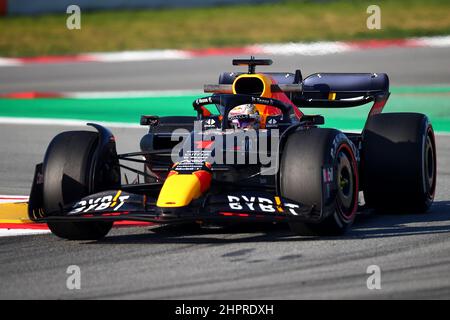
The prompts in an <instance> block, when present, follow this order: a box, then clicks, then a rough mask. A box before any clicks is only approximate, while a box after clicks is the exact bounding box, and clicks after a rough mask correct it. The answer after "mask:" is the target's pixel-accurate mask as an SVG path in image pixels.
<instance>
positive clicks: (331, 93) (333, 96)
mask: <svg viewBox="0 0 450 320" xmlns="http://www.w3.org/2000/svg"><path fill="white" fill-rule="evenodd" d="M328 100H336V92H330V93H329V94H328Z"/></svg>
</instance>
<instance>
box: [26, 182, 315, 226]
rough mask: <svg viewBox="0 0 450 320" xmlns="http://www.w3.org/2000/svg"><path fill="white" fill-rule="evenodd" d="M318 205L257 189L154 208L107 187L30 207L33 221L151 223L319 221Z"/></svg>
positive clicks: (152, 203) (143, 197) (150, 200)
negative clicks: (51, 206)
mask: <svg viewBox="0 0 450 320" xmlns="http://www.w3.org/2000/svg"><path fill="white" fill-rule="evenodd" d="M322 215H323V212H322V210H321V208H316V207H314V206H305V205H302V204H300V203H296V202H293V201H291V200H288V199H284V198H281V197H278V196H274V195H273V194H270V193H266V192H260V191H255V192H251V191H245V192H232V193H226V194H220V195H211V194H206V195H204V196H202V197H200V198H198V199H195V200H193V201H192V202H191V203H190V204H189V205H188V206H185V207H176V208H170V207H169V208H168V207H164V208H163V207H158V206H156V199H154V198H150V197H148V196H146V195H142V194H133V193H128V192H124V191H121V190H111V191H104V192H100V193H96V194H93V195H90V196H87V197H85V198H83V199H81V200H80V201H78V202H76V203H74V204H73V205H70V206H68V207H65V208H62V209H61V211H60V212H52V213H45V214H43V212H42V210H41V209H40V208H30V218H32V220H34V221H36V222H50V221H119V220H134V221H148V222H154V223H161V224H166V223H185V222H190V221H203V222H214V221H217V222H219V221H229V220H240V221H273V222H282V221H285V222H289V221H292V220H298V221H308V222H319V221H320V220H321V219H322Z"/></svg>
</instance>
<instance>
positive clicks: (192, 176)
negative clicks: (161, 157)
mask: <svg viewBox="0 0 450 320" xmlns="http://www.w3.org/2000/svg"><path fill="white" fill-rule="evenodd" d="M210 182H211V174H210V173H209V172H205V171H196V172H194V173H189V174H181V173H175V174H172V175H170V176H169V177H168V178H167V179H166V181H165V182H164V185H163V187H162V188H161V191H160V193H159V197H158V201H157V202H156V205H157V206H158V207H161V208H177V207H185V206H187V205H189V204H190V203H191V201H192V200H193V199H197V198H198V197H200V196H201V195H202V193H203V192H205V191H206V190H207V189H208V188H209V184H210Z"/></svg>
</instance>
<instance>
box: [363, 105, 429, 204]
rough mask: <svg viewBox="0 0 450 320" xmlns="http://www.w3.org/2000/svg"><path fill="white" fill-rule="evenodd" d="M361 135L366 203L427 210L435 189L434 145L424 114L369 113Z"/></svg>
mask: <svg viewBox="0 0 450 320" xmlns="http://www.w3.org/2000/svg"><path fill="white" fill-rule="evenodd" d="M362 138H363V140H362V141H363V148H362V151H361V168H362V169H361V170H362V171H361V172H362V180H363V184H364V187H363V189H364V200H365V202H366V204H367V206H368V207H371V208H374V209H376V210H377V211H381V212H386V211H392V210H396V211H400V212H415V213H422V212H425V211H427V210H428V208H429V207H430V206H431V204H432V202H433V199H434V193H435V189H436V146H435V139H434V132H433V128H432V126H431V124H430V122H429V120H428V118H427V116H425V115H423V114H420V113H386V114H378V115H374V116H371V117H370V118H369V119H368V121H367V124H366V127H365V129H364V131H363V136H362Z"/></svg>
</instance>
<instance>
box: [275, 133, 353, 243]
mask: <svg viewBox="0 0 450 320" xmlns="http://www.w3.org/2000/svg"><path fill="white" fill-rule="evenodd" d="M354 152H355V151H354V148H353V147H352V142H351V141H350V140H349V139H348V138H347V137H346V136H345V135H344V134H343V133H342V132H340V131H338V130H335V129H322V128H312V129H308V130H302V131H297V132H295V133H293V134H292V135H291V136H290V137H289V138H288V140H287V142H286V145H285V148H284V151H283V155H282V158H281V164H280V192H281V196H283V197H285V198H288V199H291V200H294V201H296V202H299V203H302V204H304V205H306V206H311V207H312V206H314V207H315V208H316V209H319V210H320V209H321V208H322V207H323V205H327V207H328V208H329V209H328V210H329V211H327V212H329V214H328V216H327V217H325V218H324V219H323V220H322V221H321V222H319V223H309V222H300V221H298V222H297V221H295V222H294V221H292V222H290V223H289V225H290V228H291V230H292V231H293V232H294V233H296V234H299V235H326V236H327V235H340V234H343V233H344V232H345V231H346V230H347V229H348V228H349V227H350V226H351V225H352V223H353V221H354V219H355V215H356V210H357V208H358V188H359V187H358V183H359V180H358V166H357V161H356V157H355V154H354ZM324 170H328V171H327V172H328V173H329V174H330V175H329V177H332V178H330V180H329V181H327V182H326V183H327V184H328V185H324V184H325V182H324V179H325V178H324V174H327V172H325V171H324ZM327 179H328V178H327ZM323 188H325V190H327V188H328V190H329V192H330V197H329V198H330V200H329V203H328V204H324V203H323V201H324V199H322V192H323Z"/></svg>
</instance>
